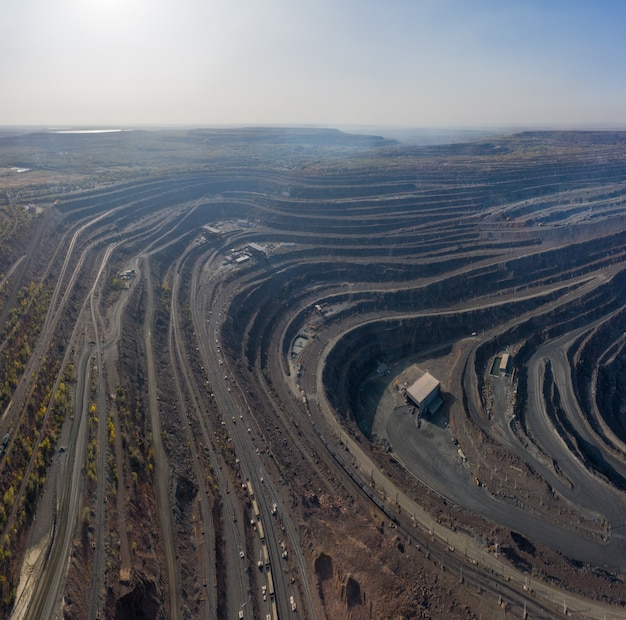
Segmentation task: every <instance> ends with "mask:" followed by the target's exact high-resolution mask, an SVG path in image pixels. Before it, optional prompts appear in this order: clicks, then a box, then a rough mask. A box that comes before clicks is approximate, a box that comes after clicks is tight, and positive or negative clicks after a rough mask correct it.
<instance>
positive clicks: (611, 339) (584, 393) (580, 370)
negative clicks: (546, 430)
mask: <svg viewBox="0 0 626 620" xmlns="http://www.w3.org/2000/svg"><path fill="white" fill-rule="evenodd" d="M625 329H626V308H625V309H622V310H621V311H620V312H619V313H617V314H616V315H615V316H613V317H611V319H609V320H607V321H606V322H604V323H603V324H602V325H600V326H599V327H598V328H597V329H596V330H594V332H593V333H592V334H591V335H589V337H588V338H585V337H584V336H581V338H580V339H579V341H578V342H577V343H575V345H573V346H572V347H571V348H570V350H569V351H568V359H569V362H570V368H571V373H572V384H573V385H574V388H575V390H576V396H577V398H578V400H579V402H580V404H581V406H582V407H583V410H584V411H585V414H586V416H587V419H588V421H589V423H590V424H591V426H592V428H593V429H594V431H595V432H596V433H598V434H599V435H600V436H602V438H603V439H604V441H606V442H607V443H609V444H612V443H613V442H612V440H611V439H610V438H608V437H606V436H605V433H604V432H603V431H602V429H601V428H600V425H599V423H598V420H596V419H595V415H594V404H595V405H596V406H597V408H598V412H599V414H600V416H601V417H602V419H603V420H604V422H605V423H606V424H607V426H608V427H609V428H610V429H611V431H612V432H613V433H615V435H616V436H617V437H618V438H619V439H620V440H621V441H626V415H625V413H624V411H623V407H624V402H626V379H625V378H626V363H625V355H624V345H625V343H624V341H623V340H622V337H623V334H624V333H625ZM605 356H608V357H611V356H614V358H613V360H612V361H611V362H609V363H602V362H599V360H601V359H602V358H603V357H605ZM596 365H597V371H598V375H597V385H596V386H595V403H594V395H593V392H594V390H593V388H594V386H593V374H594V370H595V369H596ZM614 447H615V446H614Z"/></svg>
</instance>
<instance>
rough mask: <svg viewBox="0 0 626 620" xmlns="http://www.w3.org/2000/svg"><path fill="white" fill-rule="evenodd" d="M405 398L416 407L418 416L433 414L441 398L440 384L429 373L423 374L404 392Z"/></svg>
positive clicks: (441, 401)
mask: <svg viewBox="0 0 626 620" xmlns="http://www.w3.org/2000/svg"><path fill="white" fill-rule="evenodd" d="M406 395H407V398H408V399H409V400H410V401H411V402H412V403H413V404H414V405H415V406H416V407H417V409H418V413H419V415H423V414H425V413H427V412H431V413H434V412H435V411H437V409H439V407H440V406H441V404H442V403H443V400H442V398H441V383H440V382H439V380H438V379H435V377H433V376H432V375H431V374H430V373H429V372H427V373H424V374H423V375H422V376H421V377H420V378H419V379H418V380H417V381H415V383H413V384H412V385H411V386H410V387H409V388H408V389H407V391H406Z"/></svg>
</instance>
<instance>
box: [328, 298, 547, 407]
mask: <svg viewBox="0 0 626 620" xmlns="http://www.w3.org/2000/svg"><path fill="white" fill-rule="evenodd" d="M552 298H553V296H548V295H546V296H543V297H537V298H533V299H527V300H524V301H523V302H511V303H508V304H502V305H501V306H498V307H497V308H489V309H483V310H472V311H467V312H459V313H456V314H449V315H435V314H433V315H429V316H422V317H414V318H402V319H397V320H393V319H389V320H379V321H372V322H370V323H367V324H365V325H363V326H360V327H357V328H355V329H353V330H350V331H349V332H348V333H347V334H345V335H344V336H343V337H342V338H341V339H340V340H339V341H338V343H337V344H336V345H335V347H333V349H332V351H331V352H330V354H329V355H328V357H327V360H326V365H325V367H324V372H323V375H322V380H323V384H324V388H325V390H326V393H327V396H328V398H329V401H330V403H331V404H332V405H333V407H334V408H335V409H336V410H337V411H338V412H340V413H342V414H346V413H347V414H348V416H349V417H350V418H351V419H354V413H355V407H356V397H357V394H358V389H359V386H360V384H361V383H362V382H363V380H364V379H365V378H366V376H367V375H368V374H369V373H370V372H371V371H372V370H373V369H374V368H375V367H376V365H377V364H378V363H379V362H380V361H385V363H387V364H388V365H391V364H393V363H394V362H396V361H399V360H402V359H406V358H407V357H410V356H413V355H415V354H418V353H419V352H420V350H423V349H431V348H433V347H434V346H436V345H437V344H439V343H441V344H444V343H450V344H452V343H453V342H454V341H457V340H460V339H462V338H466V337H467V336H469V334H470V333H471V332H472V331H485V330H488V329H490V328H491V327H493V325H494V323H496V324H497V323H502V322H506V321H507V320H510V319H512V318H514V317H515V316H518V315H519V314H520V313H523V312H527V311H530V310H533V309H535V308H538V307H540V306H541V305H542V304H544V303H546V302H548V301H550V300H551V299H552ZM496 348H497V344H496V343H493V342H492V343H490V344H489V347H487V348H486V349H485V351H486V353H484V354H483V355H482V356H479V360H486V359H487V358H488V355H487V352H488V351H490V350H491V349H494V350H495V349H496ZM476 363H477V364H479V363H482V364H484V361H482V362H481V361H477V362H476Z"/></svg>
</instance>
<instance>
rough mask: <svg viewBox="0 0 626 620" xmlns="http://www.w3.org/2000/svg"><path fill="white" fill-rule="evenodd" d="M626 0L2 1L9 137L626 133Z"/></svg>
mask: <svg viewBox="0 0 626 620" xmlns="http://www.w3.org/2000/svg"><path fill="white" fill-rule="evenodd" d="M625 28H626V1H623V0H614V1H608V0H433V1H430V0H308V1H303V0H224V1H217V0H2V2H1V7H0V125H11V124H37V125H137V124H191V125H204V126H206V125H217V124H318V125H320V124H321V125H327V126H340V125H374V126H383V125H397V126H411V127H429V126H438V127H441V126H454V127H476V126H480V127H485V126H502V125H505V126H529V125H530V126H532V125H535V126H537V125H538V126H542V127H544V126H563V125H566V126H583V125H588V124H609V125H619V126H621V127H626V36H625V32H626V31H625Z"/></svg>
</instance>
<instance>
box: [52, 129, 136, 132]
mask: <svg viewBox="0 0 626 620" xmlns="http://www.w3.org/2000/svg"><path fill="white" fill-rule="evenodd" d="M120 131H130V130H129V129H58V130H56V131H53V132H52V133H119V132H120Z"/></svg>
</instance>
